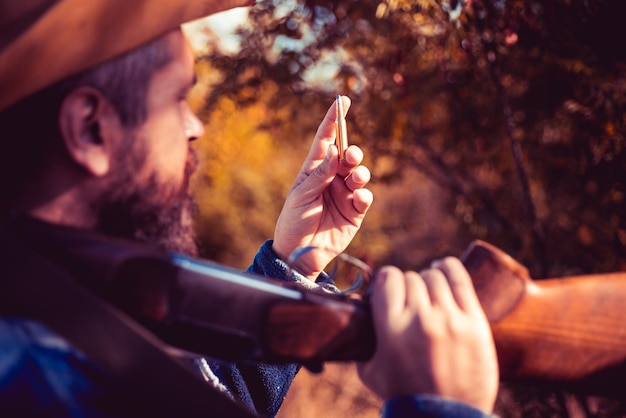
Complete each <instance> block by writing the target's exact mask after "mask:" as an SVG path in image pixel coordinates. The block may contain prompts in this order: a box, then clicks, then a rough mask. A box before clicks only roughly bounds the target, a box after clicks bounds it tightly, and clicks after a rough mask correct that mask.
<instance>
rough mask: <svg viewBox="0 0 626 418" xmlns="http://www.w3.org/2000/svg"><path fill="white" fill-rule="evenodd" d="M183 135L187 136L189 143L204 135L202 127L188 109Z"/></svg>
mask: <svg viewBox="0 0 626 418" xmlns="http://www.w3.org/2000/svg"><path fill="white" fill-rule="evenodd" d="M185 135H187V139H189V141H194V140H196V139H198V138H201V137H202V135H204V125H203V124H202V122H200V119H198V117H197V116H196V114H195V113H193V111H192V110H191V109H190V108H189V107H187V118H186V123H185Z"/></svg>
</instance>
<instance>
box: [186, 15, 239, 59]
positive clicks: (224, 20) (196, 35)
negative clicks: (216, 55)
mask: <svg viewBox="0 0 626 418" xmlns="http://www.w3.org/2000/svg"><path fill="white" fill-rule="evenodd" d="M248 10H249V8H248V7H238V8H236V9H231V10H227V11H225V12H222V13H217V14H214V15H211V16H209V17H206V18H203V19H198V20H195V21H193V22H190V23H187V24H185V25H184V26H183V28H184V30H185V33H186V34H187V36H188V38H189V40H190V42H191V46H192V47H193V49H194V50H196V51H203V50H204V49H205V48H206V45H207V40H210V39H211V38H212V37H215V36H218V37H219V39H220V42H219V45H220V48H221V49H222V52H225V53H235V52H237V51H238V49H239V39H238V37H237V35H236V34H235V30H236V29H237V27H238V26H240V25H242V24H244V23H245V22H246V20H247V18H248Z"/></svg>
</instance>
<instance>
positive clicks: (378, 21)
mask: <svg viewBox="0 0 626 418" xmlns="http://www.w3.org/2000/svg"><path fill="white" fill-rule="evenodd" d="M625 12H626V2H623V1H621V0H577V1H572V0H526V1H522V0H484V1H476V0H465V1H455V0H364V1H354V0H339V1H319V0H312V1H305V0H285V1H279V0H275V1H273V0H261V1H260V2H258V3H257V4H256V5H255V6H254V7H251V8H244V9H237V10H235V11H231V12H227V13H222V14H219V15H216V16H213V17H211V18H209V19H205V20H202V21H198V22H194V23H193V24H190V25H188V27H186V30H187V31H188V33H190V34H191V36H192V39H193V41H194V42H193V45H194V48H195V49H196V50H197V54H198V61H197V71H198V75H199V78H200V83H199V85H198V86H197V88H195V89H194V91H192V93H191V96H190V101H191V102H192V104H193V106H194V107H195V109H197V110H198V112H199V113H200V114H201V115H202V117H203V119H204V121H205V122H206V135H205V138H204V139H203V140H201V141H197V144H196V147H197V149H198V151H199V152H200V157H201V169H200V170H199V172H198V175H197V176H196V177H195V179H194V182H195V183H194V189H195V195H196V198H197V200H198V203H199V215H198V219H197V230H198V232H199V237H200V241H201V248H202V255H203V256H204V257H207V258H210V259H213V260H216V261H219V262H222V263H225V264H228V265H231V266H235V267H239V268H242V269H243V268H246V267H247V266H248V264H249V263H250V262H251V260H252V258H253V256H254V254H255V253H256V251H257V249H258V248H259V246H260V245H261V244H262V243H263V241H265V240H266V239H268V238H271V237H272V236H273V228H274V224H275V221H276V219H277V217H278V213H279V211H280V209H281V207H282V203H283V200H284V198H285V196H286V195H287V193H288V191H289V189H290V187H291V182H292V181H293V180H294V178H295V175H296V173H297V171H298V169H299V167H300V164H301V162H302V161H303V159H304V158H305V155H306V152H307V150H308V147H309V145H310V142H311V140H312V139H313V136H314V134H315V129H316V128H317V125H318V124H319V122H320V121H321V118H322V116H323V115H324V113H325V112H326V109H327V108H328V107H329V106H330V105H331V103H332V101H333V99H334V97H335V95H336V94H343V95H347V96H349V97H350V98H351V99H352V107H351V109H350V111H349V113H348V116H347V122H348V134H349V138H350V142H351V143H353V144H357V145H359V146H360V147H361V148H362V149H363V150H364V152H365V155H366V161H365V163H366V165H367V166H368V167H369V168H370V170H371V172H372V175H373V178H372V184H371V187H370V188H371V189H372V190H373V192H374V195H375V201H374V205H373V207H372V209H371V211H370V212H369V214H368V216H367V218H366V221H365V224H364V226H363V228H362V229H361V231H360V232H359V234H358V235H357V237H356V239H355V240H354V242H353V243H352V245H351V246H350V248H349V249H348V252H349V253H350V254H352V255H355V256H357V257H360V258H362V259H364V260H366V261H367V262H368V263H370V264H371V265H372V266H373V267H376V266H380V265H383V264H395V265H397V266H400V267H401V268H403V269H418V270H419V269H420V268H422V267H424V266H426V265H428V264H429V263H430V262H431V261H432V260H433V259H435V258H439V257H442V256H446V255H454V256H460V255H461V254H462V253H463V251H464V250H465V248H467V246H468V245H469V243H470V242H471V241H472V240H474V239H482V240H485V241H488V242H490V243H492V244H495V245H496V246H498V247H500V248H502V249H503V250H504V251H506V252H508V253H509V254H511V255H512V256H513V257H514V258H516V259H517V260H518V261H520V262H521V263H523V264H524V265H525V266H526V267H528V269H529V270H530V273H531V275H532V277H534V278H537V279H539V278H547V277H560V276H565V275H576V274H585V273H600V272H609V271H626V217H625V215H626V200H625V193H626V150H625V149H624V148H625V144H624V136H625V134H626V129H625V127H626V113H625V110H626V46H625V45H624V39H626V36H625V35H626V25H625V24H624V16H626V14H625ZM379 408H380V401H379V400H378V399H376V398H375V397H374V396H373V395H372V394H371V393H369V392H368V391H367V389H365V388H363V387H362V386H361V384H360V383H359V382H358V380H357V379H356V377H355V373H354V368H353V366H351V365H343V364H339V365H333V364H330V365H327V366H326V368H325V370H324V372H323V373H321V374H319V375H313V374H311V373H309V372H307V371H303V372H301V373H300V375H299V376H298V378H297V379H296V382H295V384H294V387H293V389H292V391H291V392H290V395H289V397H288V399H287V402H286V404H285V406H284V408H283V411H282V412H281V416H282V417H321V416H324V417H345V416H359V417H369V416H372V417H374V416H378V414H379ZM497 412H498V413H499V414H500V415H501V416H502V417H552V416H555V417H556V416H567V417H595V416H598V417H600V416H603V417H607V416H624V413H623V411H622V409H621V408H620V405H619V404H618V403H616V402H613V401H608V400H604V399H599V398H589V397H581V396H574V395H572V394H568V393H561V392H559V393H555V392H550V393H547V392H544V391H540V390H538V389H536V388H529V387H503V388H502V390H501V394H500V397H499V400H498V411H497Z"/></svg>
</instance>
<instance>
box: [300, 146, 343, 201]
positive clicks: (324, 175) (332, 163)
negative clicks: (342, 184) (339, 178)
mask: <svg viewBox="0 0 626 418" xmlns="http://www.w3.org/2000/svg"><path fill="white" fill-rule="evenodd" d="M338 169H339V151H337V147H336V146H335V145H330V146H329V147H328V150H327V151H326V156H325V157H324V159H323V160H322V162H321V163H320V164H319V165H318V166H317V167H315V169H314V170H313V171H312V172H311V174H309V175H308V176H307V178H306V180H304V181H303V182H302V184H300V186H299V189H300V190H301V192H302V197H303V198H305V199H307V200H309V199H315V198H317V197H318V196H319V195H320V194H322V193H323V192H324V190H326V188H327V187H328V185H329V184H330V183H331V182H332V181H333V179H334V178H335V176H336V175H337V170H338Z"/></svg>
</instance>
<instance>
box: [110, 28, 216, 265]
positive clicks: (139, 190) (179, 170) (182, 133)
mask: <svg viewBox="0 0 626 418" xmlns="http://www.w3.org/2000/svg"><path fill="white" fill-rule="evenodd" d="M166 36H167V39H168V44H169V47H170V53H171V55H172V61H171V62H170V63H169V64H168V65H166V66H165V67H163V68H162V69H160V70H157V71H156V72H155V73H154V74H153V76H152V78H151V80H150V85H149V88H148V92H147V97H146V101H147V118H146V120H145V122H144V123H143V124H141V125H140V126H139V127H137V128H135V129H132V130H129V132H128V133H127V135H128V136H129V138H128V139H129V140H130V141H128V142H129V143H130V145H129V146H128V147H126V148H127V149H124V150H121V152H120V155H119V158H118V159H117V160H116V161H114V162H113V166H112V177H113V180H112V181H111V183H110V187H109V193H107V194H106V196H105V198H104V199H103V202H102V208H101V210H100V216H99V229H100V230H101V231H102V232H104V233H107V234H109V235H114V236H118V237H122V238H131V239H136V240H140V241H145V242H150V243H153V244H157V245H159V246H161V247H162V248H164V249H166V250H169V251H177V252H183V253H187V254H191V255H195V254H196V253H197V248H196V245H195V242H194V235H193V230H192V215H193V214H192V212H193V207H194V204H193V201H192V199H191V197H190V193H189V177H190V176H191V174H192V173H193V171H194V170H195V167H196V156H195V154H194V152H193V150H192V149H191V148H190V141H191V140H193V139H196V138H199V137H201V136H202V135H203V133H204V128H203V125H202V124H201V123H200V121H199V120H198V119H197V117H196V116H195V115H194V114H193V112H192V111H191V109H190V108H189V105H188V104H187V100H186V96H187V92H188V91H189V89H190V88H191V87H192V86H193V85H194V84H195V79H196V77H195V72H194V65H193V64H194V59H193V54H192V52H191V50H190V48H189V46H188V44H187V42H186V40H185V38H184V36H183V35H182V33H181V32H180V31H179V30H178V31H174V32H171V33H170V34H168V35H166Z"/></svg>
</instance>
